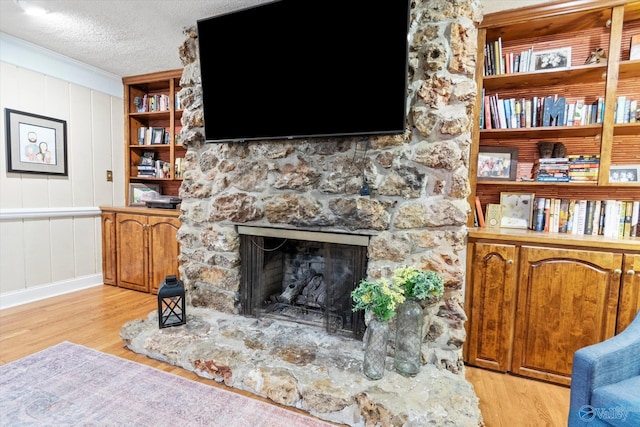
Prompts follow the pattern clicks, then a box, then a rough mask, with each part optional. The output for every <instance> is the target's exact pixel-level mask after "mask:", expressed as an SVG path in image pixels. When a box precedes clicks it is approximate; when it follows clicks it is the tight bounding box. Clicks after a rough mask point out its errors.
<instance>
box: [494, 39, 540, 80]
mask: <svg viewBox="0 0 640 427" xmlns="http://www.w3.org/2000/svg"><path fill="white" fill-rule="evenodd" d="M532 58H533V47H530V48H529V49H526V50H523V51H522V52H520V53H515V54H514V53H508V54H504V53H502V38H501V37H500V38H498V40H495V41H493V42H489V43H487V44H485V46H484V75H485V76H495V75H498V74H510V73H527V72H530V71H533V67H532V66H531V61H532Z"/></svg>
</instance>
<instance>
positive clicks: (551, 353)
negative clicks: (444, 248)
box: [464, 229, 640, 385]
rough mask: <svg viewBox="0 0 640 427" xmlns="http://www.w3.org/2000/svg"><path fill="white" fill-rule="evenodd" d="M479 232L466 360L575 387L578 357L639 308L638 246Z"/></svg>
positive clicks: (474, 235) (472, 242)
mask: <svg viewBox="0 0 640 427" xmlns="http://www.w3.org/2000/svg"><path fill="white" fill-rule="evenodd" d="M544 237H545V236H544V235H542V233H537V232H533V231H529V230H515V229H511V230H509V229H500V230H499V231H486V230H483V229H474V230H471V231H470V233H469V246H468V252H467V262H468V264H467V287H466V296H465V298H466V302H465V304H466V307H467V314H468V318H469V320H468V322H467V325H466V327H467V332H468V339H467V343H466V344H465V351H464V354H465V360H466V362H467V363H469V364H471V365H475V366H480V367H484V368H489V369H493V370H496V371H500V372H512V373H514V374H518V375H522V376H527V377H531V378H537V379H542V380H546V381H551V382H555V383H558V384H565V385H566V384H569V383H570V381H571V367H572V362H573V353H574V352H575V351H576V350H577V349H579V348H582V347H584V346H587V345H590V344H594V343H597V342H600V341H604V340H605V339H607V338H609V337H611V336H613V335H615V334H616V333H619V332H620V331H621V330H623V329H624V328H625V327H626V326H627V325H628V324H629V323H630V322H631V320H632V319H633V318H634V317H635V316H636V314H637V313H638V310H640V242H639V241H636V240H621V239H615V238H604V237H603V236H591V237H589V238H587V237H580V236H576V237H572V236H562V237H559V238H558V240H559V241H555V242H551V243H550V242H549V240H548V239H545V238H544Z"/></svg>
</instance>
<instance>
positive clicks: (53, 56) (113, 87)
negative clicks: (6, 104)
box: [0, 32, 123, 98]
mask: <svg viewBox="0 0 640 427" xmlns="http://www.w3.org/2000/svg"><path fill="white" fill-rule="evenodd" d="M0 61H2V62H6V63H9V64H13V65H16V66H18V67H22V68H26V69H29V70H32V71H36V72H39V73H42V74H45V75H47V76H51V77H55V78H58V79H61V80H64V81H67V82H69V83H73V84H77V85H80V86H85V87H87V88H89V89H93V90H96V91H99V92H103V93H106V94H108V95H111V96H115V97H118V98H123V86H122V79H121V77H119V76H117V75H115V74H112V73H109V72H107V71H104V70H101V69H99V68H96V67H94V66H91V65H88V64H85V63H84V62H80V61H77V60H75V59H72V58H69V57H67V56H64V55H61V54H59V53H56V52H54V51H52V50H49V49H46V48H43V47H41V46H38V45H36V44H33V43H30V42H28V41H25V40H22V39H19V38H17V37H13V36H11V35H9V34H7V33H3V32H0Z"/></svg>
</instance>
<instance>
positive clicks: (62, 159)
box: [5, 108, 68, 176]
mask: <svg viewBox="0 0 640 427" xmlns="http://www.w3.org/2000/svg"><path fill="white" fill-rule="evenodd" d="M5 127H6V135H7V172H19V173H39V174H47V175H63V176H67V175H68V171H67V122H66V121H65V120H60V119H54V118H51V117H45V116H40V115H37V114H31V113H25V112H24V111H17V110H10V109H8V108H6V109H5Z"/></svg>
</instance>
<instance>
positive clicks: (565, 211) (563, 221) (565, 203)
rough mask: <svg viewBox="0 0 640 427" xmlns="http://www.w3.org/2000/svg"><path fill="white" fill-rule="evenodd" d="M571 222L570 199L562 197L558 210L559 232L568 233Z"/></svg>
mask: <svg viewBox="0 0 640 427" xmlns="http://www.w3.org/2000/svg"><path fill="white" fill-rule="evenodd" d="M568 223H569V199H560V206H559V211H558V233H566V232H567V225H568Z"/></svg>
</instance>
